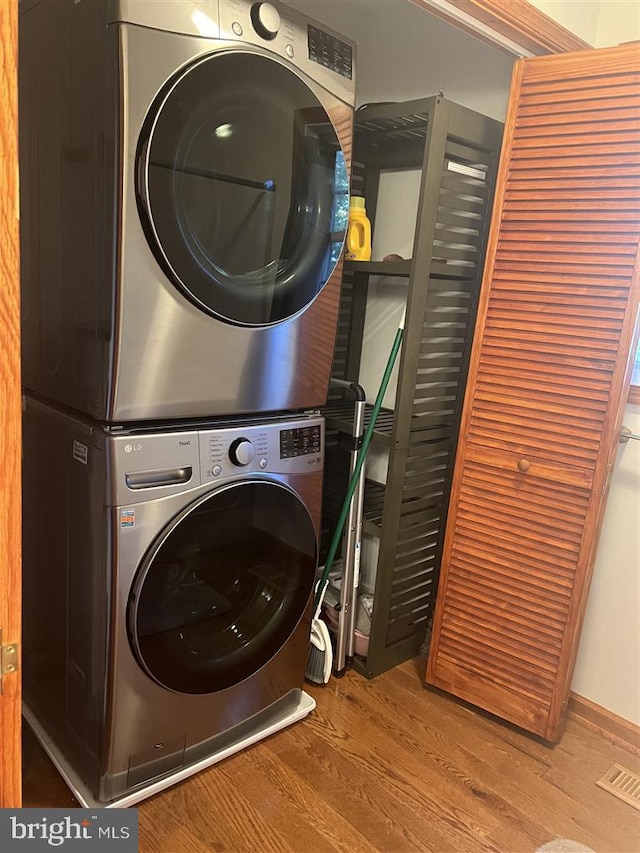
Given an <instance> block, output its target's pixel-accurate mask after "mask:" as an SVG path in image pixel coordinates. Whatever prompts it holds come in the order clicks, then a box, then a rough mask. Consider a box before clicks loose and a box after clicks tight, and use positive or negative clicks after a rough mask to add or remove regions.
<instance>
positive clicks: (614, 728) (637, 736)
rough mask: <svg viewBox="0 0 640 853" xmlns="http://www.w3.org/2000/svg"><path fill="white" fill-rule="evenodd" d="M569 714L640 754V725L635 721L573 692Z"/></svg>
mask: <svg viewBox="0 0 640 853" xmlns="http://www.w3.org/2000/svg"><path fill="white" fill-rule="evenodd" d="M567 716H568V717H569V718H570V719H573V720H575V721H576V722H577V723H580V725H583V726H585V728H588V729H591V730H592V731H596V732H599V733H600V734H601V735H603V736H604V737H606V738H607V739H608V740H612V741H613V742H614V743H616V744H618V745H619V746H623V747H624V748H625V749H630V750H631V751H632V752H633V753H634V754H635V755H638V756H640V726H636V725H635V723H632V722H630V721H629V720H625V719H624V717H619V716H618V715H617V714H614V713H613V711H609V710H608V709H607V708H603V707H602V705H596V703H595V702H592V701H591V700H590V699H585V697H584V696H579V695H578V694H577V693H573V692H572V693H571V695H570V696H569V705H568V708H567Z"/></svg>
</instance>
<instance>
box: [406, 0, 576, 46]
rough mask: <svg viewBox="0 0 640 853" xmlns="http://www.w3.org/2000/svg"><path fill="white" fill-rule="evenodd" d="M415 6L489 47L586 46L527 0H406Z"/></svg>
mask: <svg viewBox="0 0 640 853" xmlns="http://www.w3.org/2000/svg"><path fill="white" fill-rule="evenodd" d="M410 2H411V3H414V4H415V5H416V6H419V7H420V8H421V9H424V10H425V12H430V13H431V14H432V15H435V16H436V17H438V18H440V19H441V20H443V21H446V22H447V23H448V24H451V25H452V26H454V27H457V28H458V29H460V30H464V32H466V33H468V34H469V35H472V36H474V37H475V38H479V39H481V40H482V41H484V42H486V43H487V44H490V45H492V46H493V47H496V46H499V47H501V48H502V49H503V50H506V51H507V52H508V53H515V54H516V55H521V56H526V55H530V56H542V55H543V54H546V53H566V52H568V51H573V50H589V49H592V48H593V45H591V44H589V43H588V42H586V41H584V40H583V39H581V38H579V37H578V36H576V35H574V34H573V33H572V32H570V30H567V29H566V28H565V27H563V26H562V25H561V24H558V23H557V22H556V21H554V20H553V18H550V17H549V16H548V15H545V13H544V12H541V11H540V10H539V9H537V8H536V7H535V6H533V5H532V4H531V3H529V2H528V0H410Z"/></svg>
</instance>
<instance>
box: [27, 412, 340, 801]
mask: <svg viewBox="0 0 640 853" xmlns="http://www.w3.org/2000/svg"><path fill="white" fill-rule="evenodd" d="M323 441H324V423H323V420H322V418H321V417H319V416H314V415H308V416H300V417H296V418H290V419H288V420H277V419H272V420H263V421H256V422H252V421H245V422H244V423H242V424H238V423H232V422H227V423H222V424H217V425H216V426H215V428H212V427H211V426H210V425H208V424H203V425H201V426H200V427H198V428H195V427H192V428H190V429H188V430H185V429H180V428H179V426H164V427H163V428H157V429H154V430H153V431H150V430H148V429H146V430H140V429H138V430H128V429H124V428H115V429H114V428H110V427H105V426H97V425H96V423H95V422H90V421H88V420H87V421H85V420H82V419H79V418H78V417H77V416H75V415H70V414H68V413H66V412H62V411H60V410H57V409H54V408H51V407H49V406H47V405H45V404H43V403H41V402H40V401H35V400H32V399H29V398H26V399H25V412H24V509H25V512H24V518H25V522H24V523H25V529H24V633H23V685H24V705H25V716H26V718H27V720H28V721H29V723H30V724H31V725H32V726H33V728H34V730H35V732H36V734H37V735H38V737H39V738H40V740H41V742H42V743H43V745H44V746H45V748H46V749H47V751H48V752H49V754H50V755H51V757H52V758H53V760H54V761H55V763H56V764H57V766H58V768H59V769H60V771H61V772H62V774H63V775H64V776H65V778H66V779H67V781H68V782H69V784H70V786H71V788H72V789H73V790H74V792H75V793H76V795H77V796H78V798H79V800H80V802H82V803H84V804H86V805H99V804H101V805H109V804H111V805H113V804H117V805H123V804H124V805H127V804H131V803H133V802H136V801H137V800H139V799H142V798H143V797H145V796H148V795H149V794H151V793H155V792H156V791H158V790H161V789H162V788H163V787H166V786H168V785H170V784H174V783H175V782H176V781H179V780H180V779H182V778H185V777H186V776H188V775H190V774H191V773H194V772H196V771H197V770H199V769H201V768H203V767H205V766H208V765H210V764H212V763H215V762H216V761H218V760H220V758H223V757H226V756H228V755H230V754H232V753H233V752H235V751H237V750H239V749H242V748H244V747H245V746H246V745H247V744H250V743H253V742H255V741H256V740H259V739H260V738H262V737H264V736H266V735H267V734H271V733H272V732H275V731H277V730H278V729H280V728H282V727H284V726H286V725H289V724H290V723H292V722H295V721H296V720H299V719H302V717H304V716H305V715H306V714H307V713H309V711H310V710H312V708H313V707H314V704H315V703H314V702H313V700H312V699H311V698H310V697H309V696H308V695H307V694H306V693H304V691H303V689H302V688H303V683H304V675H305V669H306V663H307V655H308V651H309V634H310V620H311V608H312V592H313V589H314V585H315V577H316V563H317V551H318V530H319V515H320V501H321V494H322V468H323Z"/></svg>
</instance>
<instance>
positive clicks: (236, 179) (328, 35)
mask: <svg viewBox="0 0 640 853" xmlns="http://www.w3.org/2000/svg"><path fill="white" fill-rule="evenodd" d="M19 38H20V44H19V89H20V118H21V124H20V160H21V204H22V211H21V225H22V229H21V239H22V259H23V261H22V278H23V330H24V351H23V381H24V386H25V387H26V388H27V389H28V390H30V391H32V392H35V393H36V394H39V395H41V396H44V397H46V398H48V399H50V400H52V401H55V402H58V403H60V404H64V405H67V406H70V407H72V408H74V409H76V410H78V411H80V412H83V413H86V414H89V415H90V416H91V417H93V418H96V419H98V420H102V421H107V422H133V421H139V420H149V421H155V420H163V419H167V420H168V419H174V418H193V417H217V416H235V415H240V414H256V413H260V412H277V411H285V410H286V411H295V410H305V409H308V408H312V407H315V406H318V405H321V404H322V403H324V401H325V398H326V393H327V386H328V381H329V373H330V369H331V361H332V354H333V346H334V340H335V333H336V324H337V312H338V302H339V295H340V284H341V265H342V260H341V259H342V248H343V241H344V237H345V230H346V224H347V216H348V191H349V188H348V173H349V154H350V146H351V137H352V116H353V104H354V82H355V81H354V54H355V47H354V44H353V43H352V42H350V41H349V40H348V39H345V38H343V37H342V36H339V35H338V34H336V33H333V32H331V31H329V30H328V29H327V28H326V27H323V26H321V25H319V24H317V23H314V22H313V21H312V20H310V19H308V18H306V17H305V16H303V15H301V14H299V13H298V12H296V11H294V10H293V9H289V8H288V7H286V6H284V5H280V4H277V3H263V2H250V0H184V2H175V0H154V2H149V0H101V2H93V0H84V2H81V0H56V2H53V3H52V2H49V0H24V2H22V3H21V4H20V21H19Z"/></svg>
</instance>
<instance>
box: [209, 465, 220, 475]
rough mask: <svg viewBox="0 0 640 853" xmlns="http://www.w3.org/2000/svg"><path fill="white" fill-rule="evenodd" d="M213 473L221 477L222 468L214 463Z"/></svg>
mask: <svg viewBox="0 0 640 853" xmlns="http://www.w3.org/2000/svg"><path fill="white" fill-rule="evenodd" d="M211 473H212V474H213V476H214V477H219V476H220V474H222V468H221V467H220V466H219V465H214V466H213V468H212V469H211Z"/></svg>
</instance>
